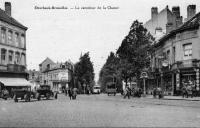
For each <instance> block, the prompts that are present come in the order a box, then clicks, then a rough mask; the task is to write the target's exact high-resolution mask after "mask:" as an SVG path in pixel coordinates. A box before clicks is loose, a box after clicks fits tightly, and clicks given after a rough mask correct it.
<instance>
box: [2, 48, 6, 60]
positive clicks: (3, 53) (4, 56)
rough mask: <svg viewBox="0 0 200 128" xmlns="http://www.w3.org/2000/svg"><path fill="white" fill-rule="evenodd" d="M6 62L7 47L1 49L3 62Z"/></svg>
mask: <svg viewBox="0 0 200 128" xmlns="http://www.w3.org/2000/svg"><path fill="white" fill-rule="evenodd" d="M5 63H6V49H1V64H5Z"/></svg>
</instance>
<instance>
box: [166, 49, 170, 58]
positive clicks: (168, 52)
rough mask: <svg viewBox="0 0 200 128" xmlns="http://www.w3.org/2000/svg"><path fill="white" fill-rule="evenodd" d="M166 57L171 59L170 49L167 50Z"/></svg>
mask: <svg viewBox="0 0 200 128" xmlns="http://www.w3.org/2000/svg"><path fill="white" fill-rule="evenodd" d="M166 58H167V60H169V59H170V50H168V51H167V57H166Z"/></svg>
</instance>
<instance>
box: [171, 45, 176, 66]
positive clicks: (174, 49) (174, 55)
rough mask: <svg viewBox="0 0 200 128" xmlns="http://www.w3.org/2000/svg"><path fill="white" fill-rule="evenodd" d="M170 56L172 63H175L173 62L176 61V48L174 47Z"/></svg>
mask: <svg viewBox="0 0 200 128" xmlns="http://www.w3.org/2000/svg"><path fill="white" fill-rule="evenodd" d="M172 55H173V63H175V61H176V48H175V47H173V53H172Z"/></svg>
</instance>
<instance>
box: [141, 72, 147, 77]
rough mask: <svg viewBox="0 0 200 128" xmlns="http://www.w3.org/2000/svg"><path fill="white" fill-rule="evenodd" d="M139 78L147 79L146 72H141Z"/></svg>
mask: <svg viewBox="0 0 200 128" xmlns="http://www.w3.org/2000/svg"><path fill="white" fill-rule="evenodd" d="M140 78H148V75H147V72H142V73H141V76H140Z"/></svg>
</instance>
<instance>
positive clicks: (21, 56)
mask: <svg viewBox="0 0 200 128" xmlns="http://www.w3.org/2000/svg"><path fill="white" fill-rule="evenodd" d="M0 57H1V58H0V64H2V65H7V64H19V65H24V66H25V65H26V54H25V53H20V52H14V51H12V50H6V49H4V48H2V49H1V56H0Z"/></svg>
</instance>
